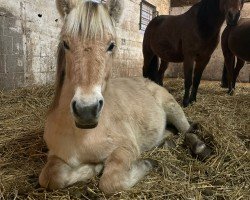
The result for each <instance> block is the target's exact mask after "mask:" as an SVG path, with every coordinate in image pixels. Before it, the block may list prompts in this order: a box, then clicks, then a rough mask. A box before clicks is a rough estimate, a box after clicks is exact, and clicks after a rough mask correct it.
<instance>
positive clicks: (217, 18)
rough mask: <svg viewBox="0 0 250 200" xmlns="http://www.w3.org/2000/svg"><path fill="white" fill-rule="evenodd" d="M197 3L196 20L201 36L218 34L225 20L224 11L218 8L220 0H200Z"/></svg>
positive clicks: (205, 37) (208, 36)
mask: <svg viewBox="0 0 250 200" xmlns="http://www.w3.org/2000/svg"><path fill="white" fill-rule="evenodd" d="M199 4H200V5H199V7H198V9H199V10H198V14H197V20H198V27H199V31H200V34H201V36H202V38H204V39H209V38H211V37H216V36H218V35H219V32H220V29H221V27H222V24H223V22H224V21H225V13H223V12H221V10H220V0H202V1H201V2H200V3H199Z"/></svg>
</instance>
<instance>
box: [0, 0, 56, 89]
mask: <svg viewBox="0 0 250 200" xmlns="http://www.w3.org/2000/svg"><path fill="white" fill-rule="evenodd" d="M58 19H59V15H58V13H57V12H56V9H55V1H54V0H46V1H40V0H11V1H9V0H1V4H0V89H1V90H2V89H13V88H16V87H23V86H27V85H32V84H46V83H50V82H52V81H53V80H54V75H55V63H56V62H55V61H56V57H55V56H56V48H57V44H58V35H59V32H60V26H61V23H60V20H58Z"/></svg>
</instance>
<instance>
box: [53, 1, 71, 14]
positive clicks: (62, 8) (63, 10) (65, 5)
mask: <svg viewBox="0 0 250 200" xmlns="http://www.w3.org/2000/svg"><path fill="white" fill-rule="evenodd" d="M74 3H75V0H56V7H57V10H58V12H59V14H60V15H61V16H62V17H65V15H67V14H69V13H70V11H71V10H72V8H73V7H74Z"/></svg>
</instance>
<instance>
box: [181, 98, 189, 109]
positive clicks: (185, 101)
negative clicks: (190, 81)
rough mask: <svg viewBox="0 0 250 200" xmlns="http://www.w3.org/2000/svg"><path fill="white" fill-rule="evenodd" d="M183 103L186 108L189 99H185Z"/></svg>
mask: <svg viewBox="0 0 250 200" xmlns="http://www.w3.org/2000/svg"><path fill="white" fill-rule="evenodd" d="M182 104H183V107H184V108H186V107H188V105H189V99H184V100H183V102H182Z"/></svg>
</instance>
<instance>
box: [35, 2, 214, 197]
mask: <svg viewBox="0 0 250 200" xmlns="http://www.w3.org/2000/svg"><path fill="white" fill-rule="evenodd" d="M57 7H58V10H59V12H60V13H61V15H62V16H63V18H64V25H63V28H62V32H61V43H60V45H59V55H58V66H57V89H56V97H55V100H54V103H53V105H52V108H51V110H50V112H49V115H48V117H47V121H46V125H45V133H44V139H45V141H46V143H47V146H48V149H49V154H48V161H47V164H46V165H45V166H44V168H43V170H42V172H41V174H40V177H39V183H40V185H41V186H43V187H46V188H49V189H57V188H64V187H67V186H69V185H71V184H74V183H75V182H78V181H87V180H88V179H90V178H91V177H93V176H95V175H97V174H100V173H101V171H102V170H103V174H102V176H101V178H100V183H99V187H100V189H101V190H102V191H103V192H104V193H107V194H110V193H114V192H117V191H121V190H125V189H129V188H131V187H132V186H133V185H135V184H136V183H137V182H138V181H139V180H141V179H142V178H143V177H144V176H145V175H146V174H147V173H148V172H149V171H150V170H151V169H152V168H153V166H154V165H155V162H154V161H152V160H150V159H145V160H142V159H140V154H141V153H142V152H144V151H147V150H150V149H152V148H154V147H156V146H158V145H159V144H161V143H162V141H164V137H165V136H164V133H165V127H166V120H168V122H169V123H172V124H173V125H174V126H175V127H176V128H177V129H178V130H179V131H180V132H181V133H182V134H184V133H186V132H187V131H188V129H189V128H190V125H189V123H188V121H187V119H186V117H185V115H184V112H183V110H182V109H181V107H180V106H179V105H178V103H177V102H176V101H175V99H174V98H173V97H172V96H171V95H170V94H169V93H168V92H167V91H166V90H165V89H164V88H162V87H160V86H158V85H157V84H155V83H153V82H151V81H150V80H147V79H144V78H118V79H109V76H110V69H111V63H112V55H113V52H114V49H115V46H116V43H115V42H116V34H115V28H114V25H113V24H114V21H118V20H119V18H120V15H121V11H122V7H123V1H121V0H119V1H118V0H110V1H108V2H107V4H106V5H103V4H100V3H96V2H91V1H86V2H84V1H82V0H79V1H78V0H57ZM185 135H186V141H187V143H188V145H189V147H190V149H191V150H192V151H193V153H195V154H196V155H198V156H202V157H204V156H207V155H209V153H210V149H209V148H208V147H206V145H205V144H204V143H203V142H202V141H201V140H199V139H198V138H197V136H196V135H194V134H192V133H186V134H185Z"/></svg>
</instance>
